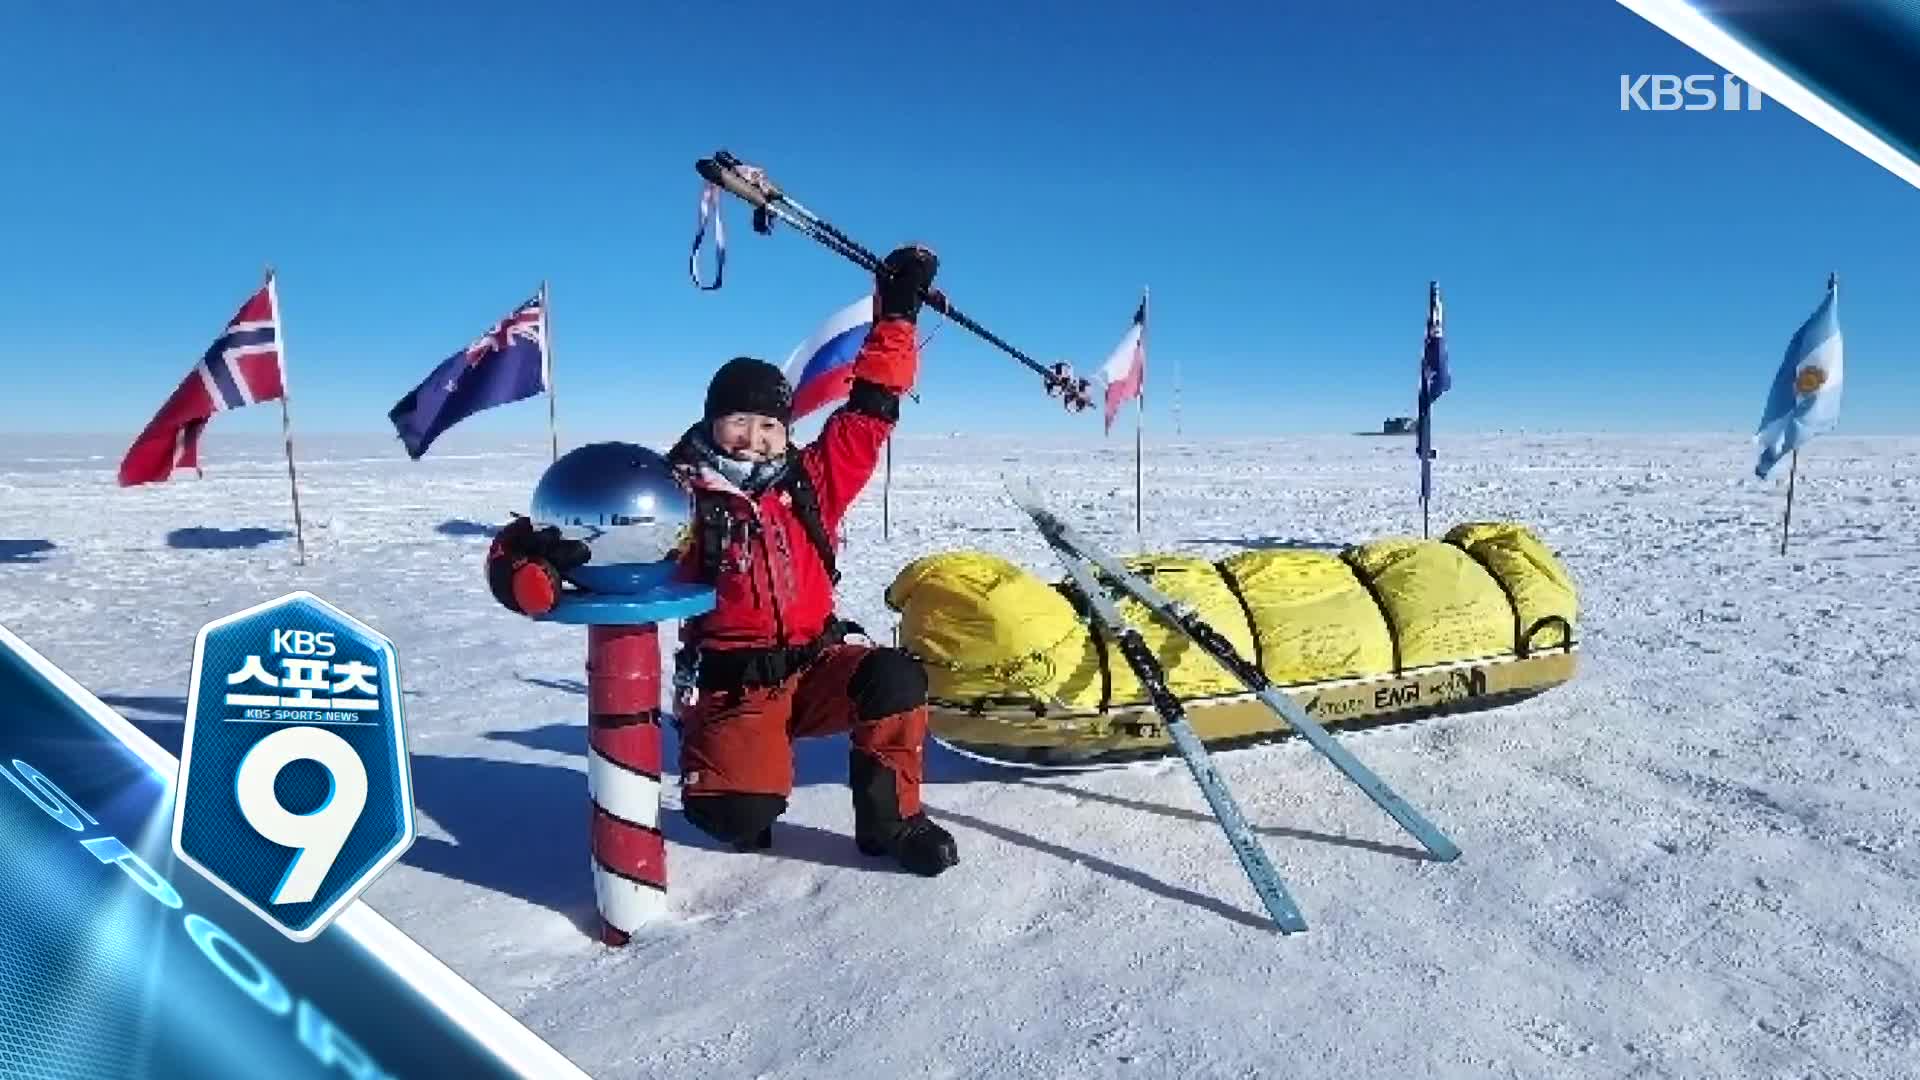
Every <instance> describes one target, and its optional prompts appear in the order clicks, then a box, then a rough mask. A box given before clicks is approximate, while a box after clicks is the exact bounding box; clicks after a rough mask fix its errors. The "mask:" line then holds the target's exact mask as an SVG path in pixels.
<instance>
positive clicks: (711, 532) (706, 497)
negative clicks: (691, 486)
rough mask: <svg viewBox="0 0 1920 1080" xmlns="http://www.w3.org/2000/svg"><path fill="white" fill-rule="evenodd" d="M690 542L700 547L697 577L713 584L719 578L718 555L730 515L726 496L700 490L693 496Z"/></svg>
mask: <svg viewBox="0 0 1920 1080" xmlns="http://www.w3.org/2000/svg"><path fill="white" fill-rule="evenodd" d="M693 518H694V521H693V528H694V543H695V544H697V545H699V549H700V580H701V581H703V582H705V583H706V584H709V585H711V584H713V583H714V582H715V581H718V580H719V578H720V557H721V555H723V554H724V553H725V552H726V550H727V539H728V536H727V534H728V533H729V532H730V531H732V524H733V517H732V515H731V514H728V513H727V497H726V496H725V495H722V494H719V493H718V492H710V491H703V492H700V493H699V494H697V495H696V496H695V497H694V500H693Z"/></svg>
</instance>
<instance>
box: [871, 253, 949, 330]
mask: <svg viewBox="0 0 1920 1080" xmlns="http://www.w3.org/2000/svg"><path fill="white" fill-rule="evenodd" d="M939 271H940V258H939V256H937V255H935V254H934V253H933V252H932V251H930V250H928V249H926V248H924V247H921V246H920V245H918V244H912V245H909V246H907V247H903V248H895V249H894V251H893V254H891V255H888V256H887V257H886V259H885V260H884V261H882V262H881V264H880V269H879V270H878V271H877V272H876V273H875V274H874V275H873V281H874V292H875V294H876V295H877V296H878V297H879V298H880V310H879V312H878V316H879V318H881V319H905V320H906V321H907V322H913V321H914V320H916V319H918V318H919V316H920V302H921V300H922V298H923V297H924V295H925V293H926V291H927V290H928V289H930V288H932V287H933V275H934V274H936V273H938V272H939Z"/></svg>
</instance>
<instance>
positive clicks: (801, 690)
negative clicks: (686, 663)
mask: <svg viewBox="0 0 1920 1080" xmlns="http://www.w3.org/2000/svg"><path fill="white" fill-rule="evenodd" d="M843 731H844V732H850V733H851V735H850V739H851V741H852V743H853V750H854V752H855V753H856V754H866V755H867V756H869V757H871V758H873V759H875V760H876V761H877V762H878V763H879V764H881V765H883V766H885V767H886V768H887V769H888V770H889V771H890V772H892V774H893V781H894V794H895V795H896V796H897V798H898V800H899V813H900V816H901V817H903V818H905V817H911V816H913V815H914V814H917V813H919V812H920V781H921V763H922V753H923V750H924V747H925V744H926V739H927V706H926V676H925V673H924V672H922V671H921V670H920V669H919V666H918V665H917V664H915V663H914V662H913V661H912V660H911V659H909V658H907V657H906V655H905V654H904V653H901V652H900V651H899V650H897V649H886V648H880V647H876V646H871V645H855V644H846V643H841V644H835V645H829V646H827V647H826V648H825V649H824V650H822V651H821V653H820V655H819V656H818V657H817V658H816V659H815V660H814V661H813V662H812V663H810V664H808V665H807V666H806V667H805V668H803V669H801V670H800V671H798V672H796V673H795V674H793V675H790V676H788V677H787V678H786V680H785V681H784V682H781V683H780V684H778V685H776V686H748V687H745V688H742V689H719V690H702V691H701V692H700V697H699V700H697V701H696V702H695V703H694V705H693V707H692V708H691V709H690V710H688V713H687V715H685V716H682V717H681V718H680V778H681V779H680V783H681V787H682V790H683V792H684V793H685V794H687V795H717V794H721V793H723V792H740V793H746V794H755V795H775V796H779V797H781V798H785V797H787V796H788V795H789V794H791V793H792V791H793V740H795V739H804V738H810V737H813V736H820V735H837V734H839V733H841V732H843Z"/></svg>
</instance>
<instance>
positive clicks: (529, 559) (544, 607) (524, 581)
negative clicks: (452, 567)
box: [487, 516, 593, 615]
mask: <svg viewBox="0 0 1920 1080" xmlns="http://www.w3.org/2000/svg"><path fill="white" fill-rule="evenodd" d="M592 557H593V552H592V550H591V549H589V548H588V547H587V545H585V544H583V543H581V542H580V541H578V540H566V539H563V538H562V537H561V536H560V530H559V529H556V528H554V527H553V526H551V525H549V526H547V527H546V528H544V529H541V530H539V531H538V532H536V531H534V528H533V519H531V518H523V517H519V516H515V517H514V519H513V521H512V522H511V523H510V524H508V525H507V527H506V528H504V529H501V530H500V534H499V535H498V536H495V537H494V538H493V545H492V546H491V547H489V548H488V549H487V588H488V589H489V590H491V591H492V593H493V598H494V599H495V600H498V601H500V603H501V604H502V605H503V606H504V607H506V608H507V610H509V611H515V612H519V613H520V614H522V615H545V614H546V613H547V612H549V611H552V610H553V605H555V604H557V603H559V602H560V575H562V574H564V573H566V572H567V571H569V570H572V569H573V568H574V567H576V566H584V565H586V563H587V561H588V560H589V559H591V558H592Z"/></svg>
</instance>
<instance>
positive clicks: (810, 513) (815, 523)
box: [780, 461, 840, 585]
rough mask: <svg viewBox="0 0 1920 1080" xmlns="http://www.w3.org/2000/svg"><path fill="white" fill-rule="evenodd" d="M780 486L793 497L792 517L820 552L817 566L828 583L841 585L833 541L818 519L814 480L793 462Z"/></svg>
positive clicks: (818, 509)
mask: <svg viewBox="0 0 1920 1080" xmlns="http://www.w3.org/2000/svg"><path fill="white" fill-rule="evenodd" d="M780 486H781V487H783V488H785V489H786V491H787V494H788V495H791V496H793V515H794V516H795V517H797V518H799V519H800V527H801V528H802V529H805V530H806V533H807V539H808V540H811V541H812V542H813V549H814V550H815V551H816V552H819V554H820V565H822V566H824V567H826V568H827V580H828V581H829V582H831V583H833V584H835V585H838V584H840V568H839V567H838V566H837V565H835V562H834V558H833V541H832V540H831V539H829V538H828V537H827V525H826V521H825V519H824V518H822V517H821V515H820V493H819V492H817V491H815V490H814V489H813V477H811V476H808V475H807V470H806V466H804V465H802V464H800V463H799V462H797V461H796V462H794V464H793V467H792V468H790V469H788V470H787V473H786V475H785V476H784V477H782V478H781V480H780Z"/></svg>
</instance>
